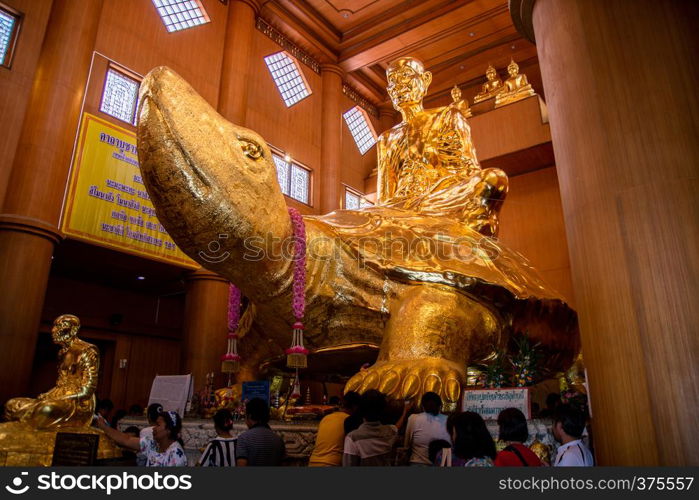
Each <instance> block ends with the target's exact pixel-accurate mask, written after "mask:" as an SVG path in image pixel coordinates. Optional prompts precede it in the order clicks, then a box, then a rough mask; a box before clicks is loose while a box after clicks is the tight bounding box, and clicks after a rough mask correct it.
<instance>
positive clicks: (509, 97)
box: [495, 59, 536, 108]
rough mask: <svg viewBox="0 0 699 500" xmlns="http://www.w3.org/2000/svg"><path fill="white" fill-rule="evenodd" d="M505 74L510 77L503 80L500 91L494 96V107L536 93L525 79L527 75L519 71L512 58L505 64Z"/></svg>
mask: <svg viewBox="0 0 699 500" xmlns="http://www.w3.org/2000/svg"><path fill="white" fill-rule="evenodd" d="M507 74H509V75H510V77H509V78H508V79H507V80H505V84H504V86H503V89H502V92H500V93H499V94H498V95H497V96H495V107H496V108H499V107H500V106H505V105H506V104H512V103H513V102H517V101H521V100H522V99H526V98H527V97H530V96H533V95H536V92H534V89H533V88H532V86H531V85H530V84H529V81H528V80H527V75H525V74H520V73H519V65H518V64H517V63H516V62H515V61H514V59H510V64H508V65H507Z"/></svg>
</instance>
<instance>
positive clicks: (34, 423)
mask: <svg viewBox="0 0 699 500" xmlns="http://www.w3.org/2000/svg"><path fill="white" fill-rule="evenodd" d="M79 329H80V320H79V319H78V318H77V316H73V315H72V314H64V315H62V316H59V317H58V318H56V320H55V321H54V322H53V328H52V329H51V337H52V339H53V341H54V343H56V344H58V345H60V346H61V347H62V348H61V351H60V352H59V355H58V356H59V365H58V380H57V381H56V386H55V387H54V388H52V389H51V390H49V391H48V392H45V393H43V394H40V395H39V396H37V398H36V399H33V398H14V399H11V400H9V401H8V402H7V403H6V405H5V418H6V419H7V420H19V421H20V422H26V423H28V424H29V425H30V426H31V427H33V428H35V429H53V428H57V427H84V426H88V425H89V424H90V422H91V420H92V416H93V414H94V411H95V389H96V388H97V373H98V369H99V354H98V351H97V348H96V347H95V346H94V345H92V344H88V343H87V342H84V341H82V340H80V339H79V338H78V337H77V334H78V330H79Z"/></svg>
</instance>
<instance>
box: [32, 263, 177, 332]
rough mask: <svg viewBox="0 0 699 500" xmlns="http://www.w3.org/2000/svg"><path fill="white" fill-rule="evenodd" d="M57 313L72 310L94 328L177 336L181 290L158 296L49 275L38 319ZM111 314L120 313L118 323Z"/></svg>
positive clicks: (45, 319) (45, 320)
mask: <svg viewBox="0 0 699 500" xmlns="http://www.w3.org/2000/svg"><path fill="white" fill-rule="evenodd" d="M61 314H75V315H76V316H78V317H79V318H80V320H81V322H82V324H83V326H85V327H89V328H93V329H96V330H107V331H112V332H125V333H133V334H151V335H158V336H163V337H170V338H176V339H179V338H180V337H181V334H182V333H181V325H182V317H183V314H184V294H182V295H174V296H163V297H158V296H156V295H148V294H142V293H138V292H136V291H133V290H122V289H117V288H114V287H111V286H108V285H101V284H99V283H88V282H84V281H78V280H75V279H71V278H66V277H61V276H56V275H52V276H51V277H50V279H49V284H48V288H47V290H46V300H45V303H44V310H43V313H42V322H43V323H44V324H51V322H53V320H54V318H56V317H57V316H59V315H61ZM115 315H121V319H120V322H119V324H118V325H115V324H114V323H115V322H116V320H117V316H115Z"/></svg>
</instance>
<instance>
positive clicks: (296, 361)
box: [286, 207, 308, 380]
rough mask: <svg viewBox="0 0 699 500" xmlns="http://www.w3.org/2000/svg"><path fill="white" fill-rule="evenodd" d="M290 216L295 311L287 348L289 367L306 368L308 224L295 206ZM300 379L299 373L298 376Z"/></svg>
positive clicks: (292, 304)
mask: <svg viewBox="0 0 699 500" xmlns="http://www.w3.org/2000/svg"><path fill="white" fill-rule="evenodd" d="M288 210H289V217H290V218H291V226H292V229H293V232H294V283H293V287H292V292H293V299H292V302H291V308H292V311H293V313H294V318H295V320H296V321H295V322H294V326H293V331H292V340H291V347H290V348H289V349H287V350H286V365H287V366H288V367H289V368H296V369H297V370H298V369H299V368H306V367H307V366H308V363H307V359H306V357H307V356H308V349H306V348H305V347H304V346H303V323H302V320H303V315H304V312H305V309H306V226H305V225H304V223H303V217H302V216H301V214H300V213H299V211H298V210H296V209H295V208H292V207H289V209H288ZM296 379H297V380H298V375H297V377H296Z"/></svg>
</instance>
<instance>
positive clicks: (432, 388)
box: [345, 358, 466, 404]
mask: <svg viewBox="0 0 699 500" xmlns="http://www.w3.org/2000/svg"><path fill="white" fill-rule="evenodd" d="M465 379H466V377H465V367H461V366H459V365H458V364H456V363H454V362H452V361H448V360H446V359H442V358H420V359H395V360H391V361H377V362H376V363H375V364H374V365H372V366H370V367H369V368H366V369H364V370H362V371H360V372H359V373H357V374H356V375H354V376H353V377H352V378H351V379H350V380H349V381H348V382H347V385H346V386H345V391H346V392H347V391H357V392H359V393H360V394H361V393H363V392H365V391H368V390H369V389H376V390H378V391H380V392H382V393H384V394H386V395H387V396H388V397H389V398H392V399H403V400H415V401H419V400H420V398H421V397H422V395H423V394H424V393H426V392H435V393H437V394H439V396H440V397H441V398H442V401H444V402H445V403H447V404H455V403H456V402H457V401H458V400H459V396H460V395H461V387H462V386H463V383H464V381H465Z"/></svg>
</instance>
